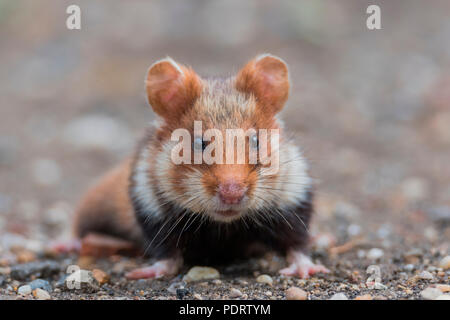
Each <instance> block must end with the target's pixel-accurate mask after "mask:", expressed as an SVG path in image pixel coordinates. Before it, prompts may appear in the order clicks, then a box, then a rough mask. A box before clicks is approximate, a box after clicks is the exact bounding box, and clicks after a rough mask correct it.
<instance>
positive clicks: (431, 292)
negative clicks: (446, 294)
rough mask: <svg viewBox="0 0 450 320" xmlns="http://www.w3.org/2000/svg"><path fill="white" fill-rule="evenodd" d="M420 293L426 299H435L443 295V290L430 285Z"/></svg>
mask: <svg viewBox="0 0 450 320" xmlns="http://www.w3.org/2000/svg"><path fill="white" fill-rule="evenodd" d="M420 295H421V296H422V298H424V299H426V300H434V299H436V298H437V297H439V296H440V295H442V292H441V290H439V289H436V288H432V287H428V288H426V289H425V290H423V291H421V292H420Z"/></svg>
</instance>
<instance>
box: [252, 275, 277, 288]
mask: <svg viewBox="0 0 450 320" xmlns="http://www.w3.org/2000/svg"><path fill="white" fill-rule="evenodd" d="M256 281H257V282H259V283H265V284H268V285H269V286H271V285H272V283H273V279H272V277H271V276H269V275H267V274H262V275H260V276H258V278H256Z"/></svg>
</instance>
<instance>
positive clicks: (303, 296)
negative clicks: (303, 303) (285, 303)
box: [286, 287, 308, 300]
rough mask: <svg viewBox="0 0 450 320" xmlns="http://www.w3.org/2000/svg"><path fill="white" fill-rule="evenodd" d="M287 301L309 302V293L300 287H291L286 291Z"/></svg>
mask: <svg viewBox="0 0 450 320" xmlns="http://www.w3.org/2000/svg"><path fill="white" fill-rule="evenodd" d="M286 299H287V300H308V293H307V292H306V291H304V290H302V289H300V288H298V287H290V288H289V289H287V290H286Z"/></svg>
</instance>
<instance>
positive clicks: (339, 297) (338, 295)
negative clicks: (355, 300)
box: [330, 292, 348, 300]
mask: <svg viewBox="0 0 450 320" xmlns="http://www.w3.org/2000/svg"><path fill="white" fill-rule="evenodd" d="M330 300H348V298H347V296H346V295H345V294H344V293H342V292H340V293H336V294H334V295H333V296H332V297H331V298H330Z"/></svg>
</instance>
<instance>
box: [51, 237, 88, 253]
mask: <svg viewBox="0 0 450 320" xmlns="http://www.w3.org/2000/svg"><path fill="white" fill-rule="evenodd" d="M48 250H50V252H54V253H56V254H64V253H71V252H79V251H80V250H81V241H80V240H79V239H73V240H68V241H57V242H54V243H51V244H50V245H49V247H48Z"/></svg>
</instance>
